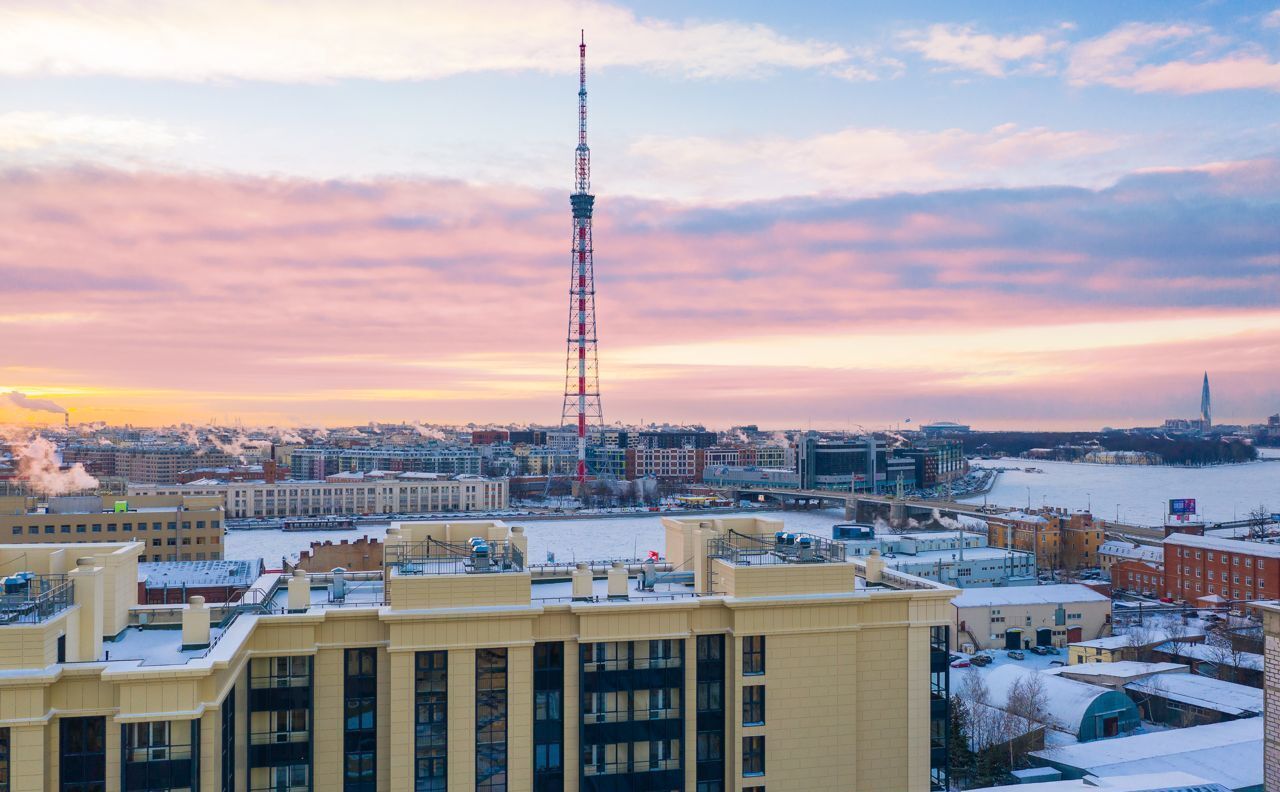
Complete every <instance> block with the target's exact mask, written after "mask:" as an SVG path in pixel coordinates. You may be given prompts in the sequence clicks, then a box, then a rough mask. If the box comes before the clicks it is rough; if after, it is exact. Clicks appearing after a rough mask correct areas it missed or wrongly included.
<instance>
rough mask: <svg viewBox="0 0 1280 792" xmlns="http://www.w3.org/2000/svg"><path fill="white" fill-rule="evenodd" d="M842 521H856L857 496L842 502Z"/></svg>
mask: <svg viewBox="0 0 1280 792" xmlns="http://www.w3.org/2000/svg"><path fill="white" fill-rule="evenodd" d="M844 521H845V522H857V521H858V499H857V498H849V499H848V500H846V501H845V502H844Z"/></svg>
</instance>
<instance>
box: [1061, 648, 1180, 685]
mask: <svg viewBox="0 0 1280 792" xmlns="http://www.w3.org/2000/svg"><path fill="white" fill-rule="evenodd" d="M1079 645H1080V644H1072V646H1079ZM1189 670H1190V669H1188V667H1187V666H1185V665H1183V664H1182V663H1143V662H1140V661H1138V660H1117V661H1116V662H1113V663H1077V664H1076V665H1068V666H1054V667H1053V668H1049V669H1045V671H1044V673H1046V674H1072V675H1078V676H1113V677H1138V676H1149V675H1151V674H1161V675H1165V674H1170V673H1173V674H1178V673H1182V672H1186V671H1189ZM1183 675H1184V676H1190V674H1187V673H1183Z"/></svg>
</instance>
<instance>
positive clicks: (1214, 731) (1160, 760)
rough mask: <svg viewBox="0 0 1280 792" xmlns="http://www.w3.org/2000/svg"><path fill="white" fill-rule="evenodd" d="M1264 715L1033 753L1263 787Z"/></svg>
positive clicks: (1088, 767) (1085, 764)
mask: <svg viewBox="0 0 1280 792" xmlns="http://www.w3.org/2000/svg"><path fill="white" fill-rule="evenodd" d="M1262 728H1263V718H1243V719H1240V720H1234V721H1227V722H1226V723H1214V724H1210V725H1207V726H1191V727H1188V728H1185V729H1170V730H1169V731H1161V732H1155V733H1153V734H1138V735H1134V736H1132V737H1116V738H1113V739H1109V740H1094V741H1092V742H1087V743H1079V744H1077V745H1066V746H1062V747H1060V748H1048V749H1045V750H1042V751H1033V752H1032V753H1031V755H1032V756H1034V757H1036V758H1037V759H1039V760H1041V761H1045V762H1052V763H1054V764H1060V765H1063V766H1066V767H1072V768H1078V769H1080V770H1084V771H1086V772H1089V773H1093V774H1096V775H1102V776H1113V775H1127V774H1138V773H1154V772H1169V771H1182V772H1185V773H1190V774H1192V775H1196V776H1199V777H1201V778H1205V779H1208V780H1210V781H1214V782H1216V783H1219V784H1222V785H1223V786H1225V787H1228V788H1229V789H1244V788H1249V787H1259V788H1260V787H1261V786H1262Z"/></svg>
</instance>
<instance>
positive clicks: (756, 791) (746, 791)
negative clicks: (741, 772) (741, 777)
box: [742, 786, 764, 792]
mask: <svg viewBox="0 0 1280 792" xmlns="http://www.w3.org/2000/svg"><path fill="white" fill-rule="evenodd" d="M742 792H764V787H762V786H749V787H743V788H742Z"/></svg>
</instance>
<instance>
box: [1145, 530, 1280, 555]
mask: <svg viewBox="0 0 1280 792" xmlns="http://www.w3.org/2000/svg"><path fill="white" fill-rule="evenodd" d="M1164 541H1165V544H1170V545H1181V546H1184V547H1194V548H1204V549H1208V550H1226V551H1227V552H1229V553H1245V554H1248V555H1253V556H1262V557H1264V558H1280V544H1277V543H1275V542H1250V541H1245V540H1243V539H1224V538H1222V537H1220V536H1196V535H1195V534H1184V533H1175V534H1171V535H1170V536H1168V537H1167V538H1166V539H1165V540H1164Z"/></svg>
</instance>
